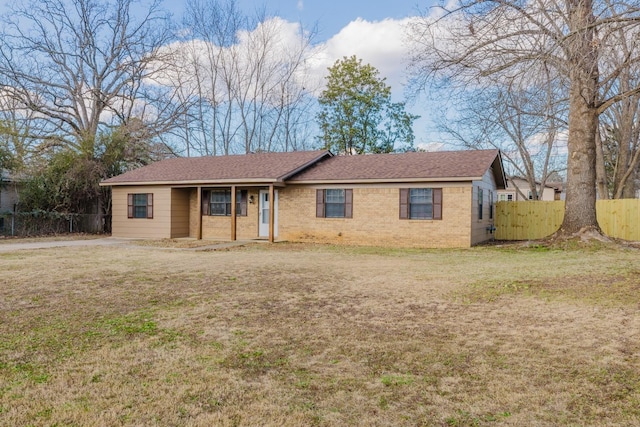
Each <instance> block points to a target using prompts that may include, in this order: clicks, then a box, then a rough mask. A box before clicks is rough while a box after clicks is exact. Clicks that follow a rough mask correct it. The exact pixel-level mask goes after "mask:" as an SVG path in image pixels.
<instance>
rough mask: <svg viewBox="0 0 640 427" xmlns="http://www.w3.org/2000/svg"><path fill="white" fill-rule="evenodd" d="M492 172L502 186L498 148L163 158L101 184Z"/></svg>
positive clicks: (447, 176)
mask: <svg viewBox="0 0 640 427" xmlns="http://www.w3.org/2000/svg"><path fill="white" fill-rule="evenodd" d="M490 168H493V173H494V177H495V180H496V185H497V187H498V188H505V183H506V179H505V175H504V171H503V169H502V159H501V156H500V151H499V150H474V151H437V152H426V153H425V152H418V153H416V152H411V153H397V154H366V155H358V156H333V155H332V154H331V153H330V152H328V151H297V152H288V153H260V154H247V155H232V156H214V157H191V158H188V157H181V158H174V159H167V160H163V161H160V162H157V163H153V164H151V165H148V166H144V167H142V168H139V169H136V170H133V171H130V172H126V173H124V174H122V175H118V176H115V177H113V178H110V179H107V180H105V181H103V182H102V183H101V185H135V184H174V185H175V184H196V183H200V184H207V183H210V184H211V183H234V182H238V183H240V182H242V183H277V182H283V181H285V180H286V181H287V182H292V183H302V182H304V183H313V182H318V183H320V182H322V183H328V182H344V181H349V182H401V181H408V180H411V181H469V180H480V179H482V178H483V176H484V174H485V173H486V172H487V170H489V169H490Z"/></svg>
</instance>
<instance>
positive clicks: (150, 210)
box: [147, 193, 153, 219]
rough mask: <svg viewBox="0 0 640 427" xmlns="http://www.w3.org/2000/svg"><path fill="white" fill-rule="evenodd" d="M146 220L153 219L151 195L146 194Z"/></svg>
mask: <svg viewBox="0 0 640 427" xmlns="http://www.w3.org/2000/svg"><path fill="white" fill-rule="evenodd" d="M147 218H149V219H152V218H153V193H147Z"/></svg>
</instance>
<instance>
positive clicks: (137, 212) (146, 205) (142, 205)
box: [127, 193, 153, 219]
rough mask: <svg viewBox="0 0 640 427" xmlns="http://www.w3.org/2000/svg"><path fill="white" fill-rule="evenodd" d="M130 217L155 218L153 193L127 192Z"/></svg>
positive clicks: (128, 214) (128, 215)
mask: <svg viewBox="0 0 640 427" xmlns="http://www.w3.org/2000/svg"><path fill="white" fill-rule="evenodd" d="M127 217H128V218H148V219H151V218H153V193H139V194H132V193H129V194H127Z"/></svg>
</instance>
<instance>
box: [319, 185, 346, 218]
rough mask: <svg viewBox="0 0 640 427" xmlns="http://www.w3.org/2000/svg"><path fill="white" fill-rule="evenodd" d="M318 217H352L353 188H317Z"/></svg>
mask: <svg viewBox="0 0 640 427" xmlns="http://www.w3.org/2000/svg"><path fill="white" fill-rule="evenodd" d="M316 217H318V218H352V217H353V190H351V189H339V188H336V189H326V190H316Z"/></svg>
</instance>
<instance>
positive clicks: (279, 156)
mask: <svg viewBox="0 0 640 427" xmlns="http://www.w3.org/2000/svg"><path fill="white" fill-rule="evenodd" d="M331 155H332V154H331V153H330V152H328V151H293V152H287V153H257V154H246V155H230V156H207V157H177V158H172V159H167V160H162V161H160V162H156V163H152V164H150V165H148V166H144V167H141V168H139V169H135V170H132V171H129V172H126V173H124V174H122V175H118V176H114V177H113V178H109V179H107V180H105V181H102V183H101V184H102V185H121V184H126V185H132V184H136V183H140V184H164V183H171V184H194V183H213V182H224V183H232V182H256V183H265V182H266V183H269V182H272V183H275V182H282V181H284V180H285V179H287V178H289V177H290V176H291V175H293V174H295V173H296V172H298V171H300V170H302V169H304V168H305V167H307V166H309V165H311V164H313V163H315V162H317V161H319V160H321V159H322V158H325V157H331Z"/></svg>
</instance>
